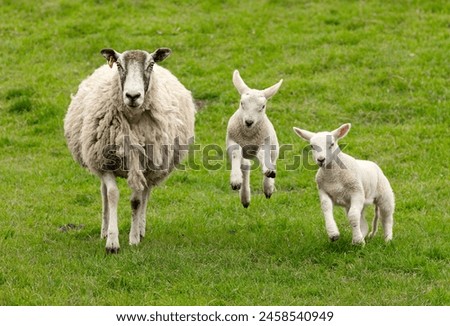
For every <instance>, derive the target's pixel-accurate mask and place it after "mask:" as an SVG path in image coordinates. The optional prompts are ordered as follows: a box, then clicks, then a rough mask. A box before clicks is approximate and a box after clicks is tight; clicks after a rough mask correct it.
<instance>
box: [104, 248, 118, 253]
mask: <svg viewBox="0 0 450 326" xmlns="http://www.w3.org/2000/svg"><path fill="white" fill-rule="evenodd" d="M119 250H120V248H106V253H107V254H118V253H119Z"/></svg>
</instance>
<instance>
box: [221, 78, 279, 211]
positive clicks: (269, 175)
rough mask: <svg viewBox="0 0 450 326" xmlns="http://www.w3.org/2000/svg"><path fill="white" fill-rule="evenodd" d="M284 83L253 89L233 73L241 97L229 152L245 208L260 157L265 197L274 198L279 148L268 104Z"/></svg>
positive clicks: (230, 132)
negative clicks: (253, 168) (252, 171)
mask: <svg viewBox="0 0 450 326" xmlns="http://www.w3.org/2000/svg"><path fill="white" fill-rule="evenodd" d="M282 82H283V80H280V81H279V82H278V83H277V84H275V85H273V86H271V87H268V88H266V89H264V90H262V91H261V90H256V89H251V88H249V87H248V86H247V85H246V84H245V82H244V81H243V80H242V78H241V76H240V75H239V71H237V70H235V71H234V73H233V84H234V86H235V87H236V89H237V90H238V92H239V94H240V95H241V101H240V104H239V108H238V110H237V111H236V112H235V113H234V114H233V116H232V117H231V118H230V120H229V121H228V128H227V140H226V143H227V152H228V155H229V157H230V159H231V177H230V184H231V188H232V189H233V190H239V189H240V197H241V203H242V205H243V206H244V207H245V208H247V207H248V206H249V205H250V169H251V166H250V160H249V159H252V158H254V157H256V158H257V159H258V161H259V163H260V164H261V167H262V173H263V174H264V182H263V185H264V194H265V195H266V198H270V196H272V193H273V192H274V190H275V176H276V169H275V163H276V160H277V158H278V152H279V145H278V139H277V135H276V133H275V129H274V127H273V125H272V123H271V122H270V120H269V118H268V117H267V115H266V103H267V100H268V99H269V98H271V97H272V96H274V95H275V93H276V92H277V91H278V89H279V88H280V86H281V83H282Z"/></svg>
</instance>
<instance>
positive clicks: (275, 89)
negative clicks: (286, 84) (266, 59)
mask: <svg viewBox="0 0 450 326" xmlns="http://www.w3.org/2000/svg"><path fill="white" fill-rule="evenodd" d="M282 83H283V79H281V80H280V81H279V82H278V83H276V84H275V85H273V86H270V87H268V88H266V89H265V90H263V93H264V97H265V98H266V99H269V98H271V97H272V96H274V95H275V94H276V93H277V92H278V89H279V88H280V86H281V84H282Z"/></svg>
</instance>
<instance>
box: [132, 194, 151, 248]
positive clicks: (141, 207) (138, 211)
mask: <svg viewBox="0 0 450 326" xmlns="http://www.w3.org/2000/svg"><path fill="white" fill-rule="evenodd" d="M149 193H150V188H149V187H145V188H144V190H143V191H138V190H133V193H132V194H131V199H130V203H131V230H130V245H137V244H139V242H141V238H143V237H144V236H145V224H146V211H147V202H148V196H149Z"/></svg>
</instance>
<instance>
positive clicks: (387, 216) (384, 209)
mask: <svg viewBox="0 0 450 326" xmlns="http://www.w3.org/2000/svg"><path fill="white" fill-rule="evenodd" d="M379 208H380V217H381V224H382V225H383V231H384V241H386V242H389V241H391V240H392V227H393V225H394V216H393V215H394V207H393V205H380V207H379Z"/></svg>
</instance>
